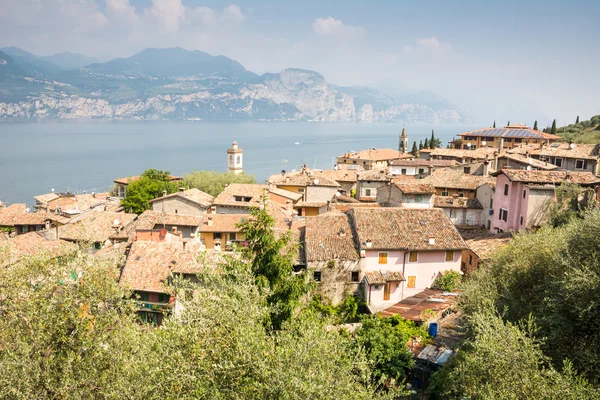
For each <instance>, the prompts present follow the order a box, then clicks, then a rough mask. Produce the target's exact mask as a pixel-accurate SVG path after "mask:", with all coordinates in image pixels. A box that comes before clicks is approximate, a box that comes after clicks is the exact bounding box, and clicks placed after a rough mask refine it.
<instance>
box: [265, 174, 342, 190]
mask: <svg viewBox="0 0 600 400" xmlns="http://www.w3.org/2000/svg"><path fill="white" fill-rule="evenodd" d="M309 174H310V175H309ZM268 182H269V183H271V184H273V185H280V186H331V187H339V186H340V184H339V183H337V182H336V181H335V180H333V179H329V178H327V177H325V176H323V175H321V174H318V173H315V172H314V171H312V172H307V171H300V172H288V173H285V174H283V175H282V174H274V175H271V176H270V177H269V179H268Z"/></svg>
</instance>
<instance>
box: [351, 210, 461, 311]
mask: <svg viewBox="0 0 600 400" xmlns="http://www.w3.org/2000/svg"><path fill="white" fill-rule="evenodd" d="M350 214H351V216H352V219H353V222H354V227H355V230H356V233H357V237H358V245H359V247H360V254H361V257H363V258H364V271H365V274H364V275H365V278H364V280H363V283H364V296H365V300H366V301H367V304H368V305H369V306H370V308H371V310H374V311H377V310H381V309H384V308H386V307H389V306H390V305H392V304H395V303H397V302H399V301H401V300H402V299H404V298H405V297H408V296H413V295H415V294H417V293H419V292H421V291H423V290H425V289H427V288H429V287H431V285H432V284H433V282H434V281H435V279H436V278H437V277H438V276H439V275H440V273H442V272H444V271H448V270H452V271H457V272H460V265H461V252H462V249H466V248H467V246H466V245H465V242H464V241H463V240H462V238H461V236H460V235H459V233H458V232H457V231H456V229H455V228H454V225H453V224H452V222H451V221H450V220H449V219H448V217H447V216H446V214H445V213H444V211H443V210H441V209H436V208H429V209H426V208H422V209H407V208H363V209H359V208H355V209H353V210H351V211H350Z"/></svg>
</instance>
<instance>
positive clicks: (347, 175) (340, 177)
mask: <svg viewBox="0 0 600 400" xmlns="http://www.w3.org/2000/svg"><path fill="white" fill-rule="evenodd" d="M357 172H358V171H357V170H351V169H325V170H323V171H316V172H315V175H316V176H317V177H321V176H323V177H325V178H328V179H331V180H334V181H336V182H356V179H357V175H356V174H357ZM319 179H320V178H319Z"/></svg>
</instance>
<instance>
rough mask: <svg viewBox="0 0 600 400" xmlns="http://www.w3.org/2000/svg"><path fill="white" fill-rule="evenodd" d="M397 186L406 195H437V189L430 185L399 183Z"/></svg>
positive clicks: (416, 182)
mask: <svg viewBox="0 0 600 400" xmlns="http://www.w3.org/2000/svg"><path fill="white" fill-rule="evenodd" d="M395 186H396V187H397V188H398V189H400V190H401V191H402V193H406V194H435V188H434V187H433V185H431V184H429V183H420V182H418V181H415V182H398V183H396V184H395Z"/></svg>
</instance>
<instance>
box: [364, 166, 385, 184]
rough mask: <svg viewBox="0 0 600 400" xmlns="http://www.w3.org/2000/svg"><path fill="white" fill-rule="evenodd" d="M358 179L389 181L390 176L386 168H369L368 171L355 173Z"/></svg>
mask: <svg viewBox="0 0 600 400" xmlns="http://www.w3.org/2000/svg"><path fill="white" fill-rule="evenodd" d="M357 176H358V178H357V179H358V180H359V181H381V182H385V181H389V180H390V179H392V178H391V176H390V175H389V173H388V170H387V168H384V169H371V170H368V171H362V172H359V173H358V174H357Z"/></svg>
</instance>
